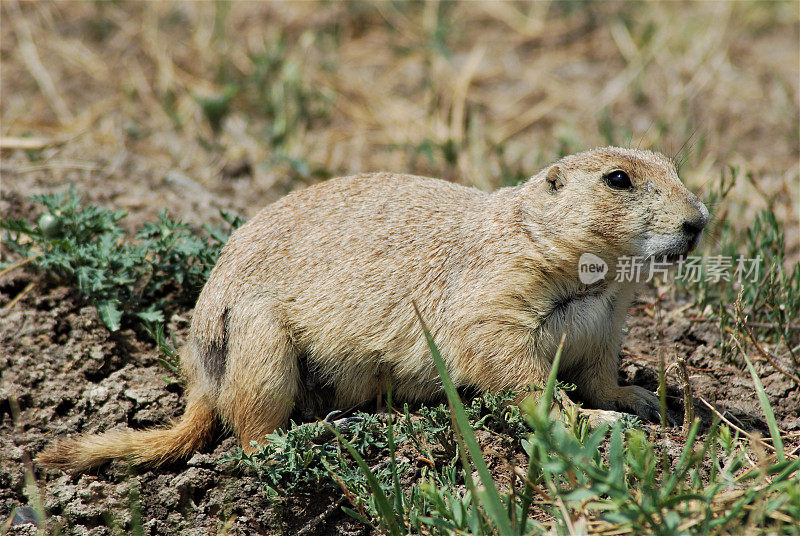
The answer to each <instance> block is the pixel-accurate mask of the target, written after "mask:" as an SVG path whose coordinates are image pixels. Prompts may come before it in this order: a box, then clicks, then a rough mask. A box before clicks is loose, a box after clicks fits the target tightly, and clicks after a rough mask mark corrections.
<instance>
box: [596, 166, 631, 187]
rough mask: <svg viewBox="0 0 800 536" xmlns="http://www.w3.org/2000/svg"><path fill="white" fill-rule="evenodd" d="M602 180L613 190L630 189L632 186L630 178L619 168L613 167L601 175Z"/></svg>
mask: <svg viewBox="0 0 800 536" xmlns="http://www.w3.org/2000/svg"><path fill="white" fill-rule="evenodd" d="M603 180H605V181H606V184H608V186H609V188H612V189H614V190H630V189H631V188H633V184H631V178H630V177H628V174H627V173H625V172H624V171H622V170H621V169H615V170H614V171H612V172H611V173H609V174H608V175H606V176H605V177H603Z"/></svg>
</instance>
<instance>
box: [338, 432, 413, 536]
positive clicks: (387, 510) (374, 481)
mask: <svg viewBox="0 0 800 536" xmlns="http://www.w3.org/2000/svg"><path fill="white" fill-rule="evenodd" d="M326 426H327V427H328V429H330V431H331V432H333V433H334V434H335V435H336V437H337V438H338V439H339V442H341V444H342V445H344V447H345V448H346V449H347V451H348V452H349V453H350V455H351V456H352V457H353V459H355V461H356V463H357V464H358V467H359V468H360V469H361V472H362V473H364V476H365V477H366V479H367V483H368V484H369V487H370V489H371V490H372V493H373V494H374V495H375V502H376V503H377V505H378V510H379V511H380V514H381V524H382V525H384V526H385V527H386V528H387V529H388V530H389V533H390V534H391V535H392V536H400V535H402V534H404V532H403V530H402V529H401V528H400V525H399V524H398V523H397V517H396V514H395V511H394V509H393V508H392V505H391V503H390V502H389V498H388V497H386V494H385V493H384V492H383V488H381V484H380V482H378V478H377V477H376V476H375V473H373V472H372V469H370V468H369V465H367V462H365V461H364V458H362V457H361V455H360V454H359V453H358V451H357V450H356V449H355V448H354V447H353V445H351V444H350V442H349V441H347V440H346V439H345V438H344V437H343V436H342V434H340V433H339V430H337V429H336V428H334V427H333V426H330V425H328V424H326Z"/></svg>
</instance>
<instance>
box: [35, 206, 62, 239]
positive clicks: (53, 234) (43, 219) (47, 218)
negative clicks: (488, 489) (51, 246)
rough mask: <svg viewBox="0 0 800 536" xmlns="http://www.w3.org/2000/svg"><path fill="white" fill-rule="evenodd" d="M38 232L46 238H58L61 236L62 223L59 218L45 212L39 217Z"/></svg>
mask: <svg viewBox="0 0 800 536" xmlns="http://www.w3.org/2000/svg"><path fill="white" fill-rule="evenodd" d="M38 224H39V230H40V231H42V234H43V235H44V236H45V237H46V238H50V239H53V238H58V237H59V236H60V235H61V227H62V221H61V218H59V217H58V216H55V215H53V214H50V213H49V212H45V213H44V214H42V215H41V216H39V222H38Z"/></svg>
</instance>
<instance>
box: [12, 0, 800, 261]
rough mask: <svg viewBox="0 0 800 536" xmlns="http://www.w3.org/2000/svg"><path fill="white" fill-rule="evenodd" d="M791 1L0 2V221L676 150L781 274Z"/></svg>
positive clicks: (505, 172)
mask: <svg viewBox="0 0 800 536" xmlns="http://www.w3.org/2000/svg"><path fill="white" fill-rule="evenodd" d="M798 6H800V4H798V3H797V2H745V1H741V2H722V1H713V2H669V3H651V2H633V3H625V2H581V1H574V2H464V3H453V2H438V1H430V2H394V1H392V2H388V1H387V2H358V1H342V2H334V1H329V2H221V1H217V2H179V3H168V2H159V3H156V2H136V3H126V2H97V3H79V2H37V3H27V2H17V1H16V0H10V1H3V3H2V18H3V24H2V28H1V29H0V32H2V46H1V49H0V52H1V54H2V102H1V104H0V111H1V112H2V123H1V124H2V126H1V128H2V136H3V138H4V139H3V144H2V145H3V151H2V176H3V185H2V189H3V193H2V197H3V200H2V203H3V204H4V205H5V207H4V210H3V212H4V213H6V214H9V213H10V215H12V216H13V215H14V214H13V213H14V207H15V206H18V204H19V203H20V200H21V199H26V198H27V197H28V195H30V194H33V193H40V192H46V191H52V190H54V189H58V188H60V187H62V186H63V185H64V184H66V183H71V184H74V185H75V186H76V188H77V189H78V190H79V191H81V192H83V193H85V194H86V195H87V196H88V198H89V199H90V200H91V201H94V202H102V203H105V204H109V205H113V206H116V207H121V208H125V209H127V210H128V211H129V213H130V214H131V218H129V220H130V222H131V223H132V224H133V223H136V222H138V221H142V220H146V219H152V217H153V215H154V213H155V212H156V211H157V210H159V209H160V208H162V207H167V208H168V209H169V210H170V212H171V213H172V214H173V215H175V216H177V217H181V218H183V219H185V220H188V221H189V222H192V223H193V224H198V223H201V222H209V221H216V219H217V218H218V209H220V208H222V209H226V210H232V211H235V212H236V213H239V214H241V215H243V216H251V215H253V214H254V213H255V212H256V211H257V210H258V209H260V208H261V207H262V206H264V205H265V204H267V203H268V202H271V201H273V200H275V199H276V198H278V197H280V196H281V195H283V194H285V193H286V192H288V191H290V190H292V189H295V188H301V187H305V186H307V185H309V184H312V183H315V182H317V181H320V180H324V179H326V178H329V177H332V176H336V175H342V174H348V173H355V172H363V171H376V170H390V171H397V172H409V173H416V174H425V175H434V176H439V177H443V178H446V179H449V180H453V181H457V182H460V183H463V184H469V185H474V186H477V187H479V188H482V189H492V188H496V187H499V186H502V185H508V184H514V183H516V182H517V181H519V180H522V179H524V178H526V177H528V176H530V175H532V174H534V173H535V172H536V171H537V169H539V168H540V167H542V166H544V165H546V164H547V163H548V162H550V161H552V160H554V159H556V158H558V157H560V156H562V155H564V154H568V153H572V152H576V151H581V150H585V149H587V148H591V147H595V146H599V145H607V144H615V145H623V146H632V147H641V148H648V149H654V150H659V151H663V152H665V153H667V154H668V155H670V156H673V157H674V158H675V160H676V162H677V163H678V164H679V168H680V172H681V175H682V177H683V179H684V181H685V182H686V183H687V184H688V185H689V186H690V187H691V188H693V189H694V190H696V191H698V192H700V193H701V194H702V195H704V196H706V198H708V197H709V193H710V192H714V191H717V190H721V189H723V188H727V186H726V185H725V184H721V181H728V183H730V184H732V189H731V191H730V192H729V193H728V195H727V196H725V197H724V200H722V201H720V200H721V199H722V197H723V196H721V195H718V194H720V192H719V191H717V193H716V194H712V195H711V197H712V199H711V201H712V204H714V205H716V209H717V210H718V211H719V212H722V213H724V215H734V216H735V217H734V218H730V219H731V220H732V222H733V224H734V225H739V226H745V227H746V226H747V225H748V224H749V223H748V222H751V221H752V220H753V218H754V215H755V214H756V213H757V212H758V211H760V210H762V209H764V208H769V209H771V210H772V211H774V213H775V214H776V216H777V217H778V219H779V220H780V221H782V222H783V223H784V225H785V229H786V230H787V242H788V245H789V247H788V250H789V251H788V252H787V253H788V258H789V259H790V260H791V259H793V260H797V258H798V242H799V240H798V199H800V194H798V190H799V189H800V186H799V183H800V175H799V174H798V158H799V156H800V154H799V153H800V151H799V150H798V140H799V136H800V130H799V129H798V84H799V82H800V56H799V54H798V51H799V50H800V46H799V45H798V43H799V42H800V34H799V33H798V28H799V27H800V26H799V24H798V20H799V19H798V11H799V8H798Z"/></svg>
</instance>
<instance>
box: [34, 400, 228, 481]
mask: <svg viewBox="0 0 800 536" xmlns="http://www.w3.org/2000/svg"><path fill="white" fill-rule="evenodd" d="M215 421H216V419H215V413H214V408H213V406H212V405H211V404H210V403H209V402H208V401H207V400H205V399H204V398H197V399H194V400H192V401H191V402H190V403H189V405H188V406H187V407H186V412H185V413H184V414H183V416H182V417H181V419H180V420H179V421H178V422H177V423H175V424H174V425H173V426H172V427H168V428H167V427H165V428H155V429H152V430H143V431H138V432H137V431H132V430H124V431H115V432H106V433H104V434H98V435H84V436H79V437H77V438H75V439H67V440H61V441H57V442H56V443H55V444H53V445H51V446H50V447H49V448H47V449H45V450H44V451H43V452H42V453H41V454H40V455H39V456H38V458H37V461H38V462H39V463H41V464H42V465H44V466H46V467H53V468H57V469H62V470H65V471H70V472H72V473H81V472H84V471H87V470H89V469H92V468H93V467H98V466H100V465H103V464H104V463H107V462H109V461H111V460H114V459H117V458H126V459H128V460H129V461H130V462H131V463H133V464H134V465H150V466H156V465H161V464H164V463H167V462H171V461H174V460H177V459H180V458H184V457H186V456H188V455H189V454H191V453H192V452H194V451H196V450H197V449H199V448H201V447H202V446H203V445H204V444H205V442H206V441H207V440H208V439H209V438H210V436H211V434H212V433H213V431H214V425H215Z"/></svg>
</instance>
